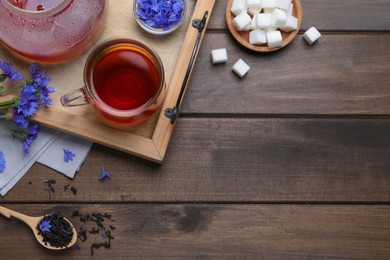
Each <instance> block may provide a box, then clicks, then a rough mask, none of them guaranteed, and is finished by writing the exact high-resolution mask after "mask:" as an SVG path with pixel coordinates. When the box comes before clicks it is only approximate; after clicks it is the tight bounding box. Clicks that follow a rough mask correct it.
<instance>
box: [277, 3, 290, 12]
mask: <svg viewBox="0 0 390 260" xmlns="http://www.w3.org/2000/svg"><path fill="white" fill-rule="evenodd" d="M290 4H291V0H275V7H276V8H280V9H282V10H284V11H287V10H288V8H289V6H290Z"/></svg>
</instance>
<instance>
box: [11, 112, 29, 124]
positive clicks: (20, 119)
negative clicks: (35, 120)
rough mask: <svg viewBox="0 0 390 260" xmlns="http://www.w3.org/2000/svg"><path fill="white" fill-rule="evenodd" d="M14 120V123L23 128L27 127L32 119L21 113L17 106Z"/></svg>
mask: <svg viewBox="0 0 390 260" xmlns="http://www.w3.org/2000/svg"><path fill="white" fill-rule="evenodd" d="M13 120H14V123H15V124H16V125H17V126H18V127H19V128H21V129H26V128H27V127H28V125H29V124H30V121H29V120H28V119H27V117H26V116H25V115H23V113H19V112H18V109H17V108H14V111H13Z"/></svg>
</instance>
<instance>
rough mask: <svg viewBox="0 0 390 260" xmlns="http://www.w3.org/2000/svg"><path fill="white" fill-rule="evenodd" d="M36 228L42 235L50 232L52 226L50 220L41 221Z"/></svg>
mask: <svg viewBox="0 0 390 260" xmlns="http://www.w3.org/2000/svg"><path fill="white" fill-rule="evenodd" d="M38 228H39V230H40V231H41V232H42V233H47V232H51V228H52V225H51V224H50V220H46V219H44V220H42V221H41V222H39V225H38Z"/></svg>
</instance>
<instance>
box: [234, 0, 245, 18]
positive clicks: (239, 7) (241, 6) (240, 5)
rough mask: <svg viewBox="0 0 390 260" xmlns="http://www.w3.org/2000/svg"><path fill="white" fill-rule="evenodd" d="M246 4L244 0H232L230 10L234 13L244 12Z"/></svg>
mask: <svg viewBox="0 0 390 260" xmlns="http://www.w3.org/2000/svg"><path fill="white" fill-rule="evenodd" d="M246 10H247V6H246V0H233V3H232V7H231V8H230V11H231V12H232V13H233V14H234V15H236V16H237V15H239V14H240V13H243V12H246Z"/></svg>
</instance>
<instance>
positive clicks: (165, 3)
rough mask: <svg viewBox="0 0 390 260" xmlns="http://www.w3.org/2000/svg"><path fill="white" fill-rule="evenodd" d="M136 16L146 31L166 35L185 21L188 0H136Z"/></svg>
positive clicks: (134, 9)
mask: <svg viewBox="0 0 390 260" xmlns="http://www.w3.org/2000/svg"><path fill="white" fill-rule="evenodd" d="M133 11H134V16H135V19H136V21H137V23H138V24H139V25H140V27H141V28H142V29H144V30H145V31H147V32H149V33H151V34H154V35H165V34H168V33H171V32H173V31H175V30H176V29H177V28H179V27H180V25H181V24H182V23H183V21H184V18H185V15H186V11H187V2H186V0H134V6H133Z"/></svg>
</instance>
